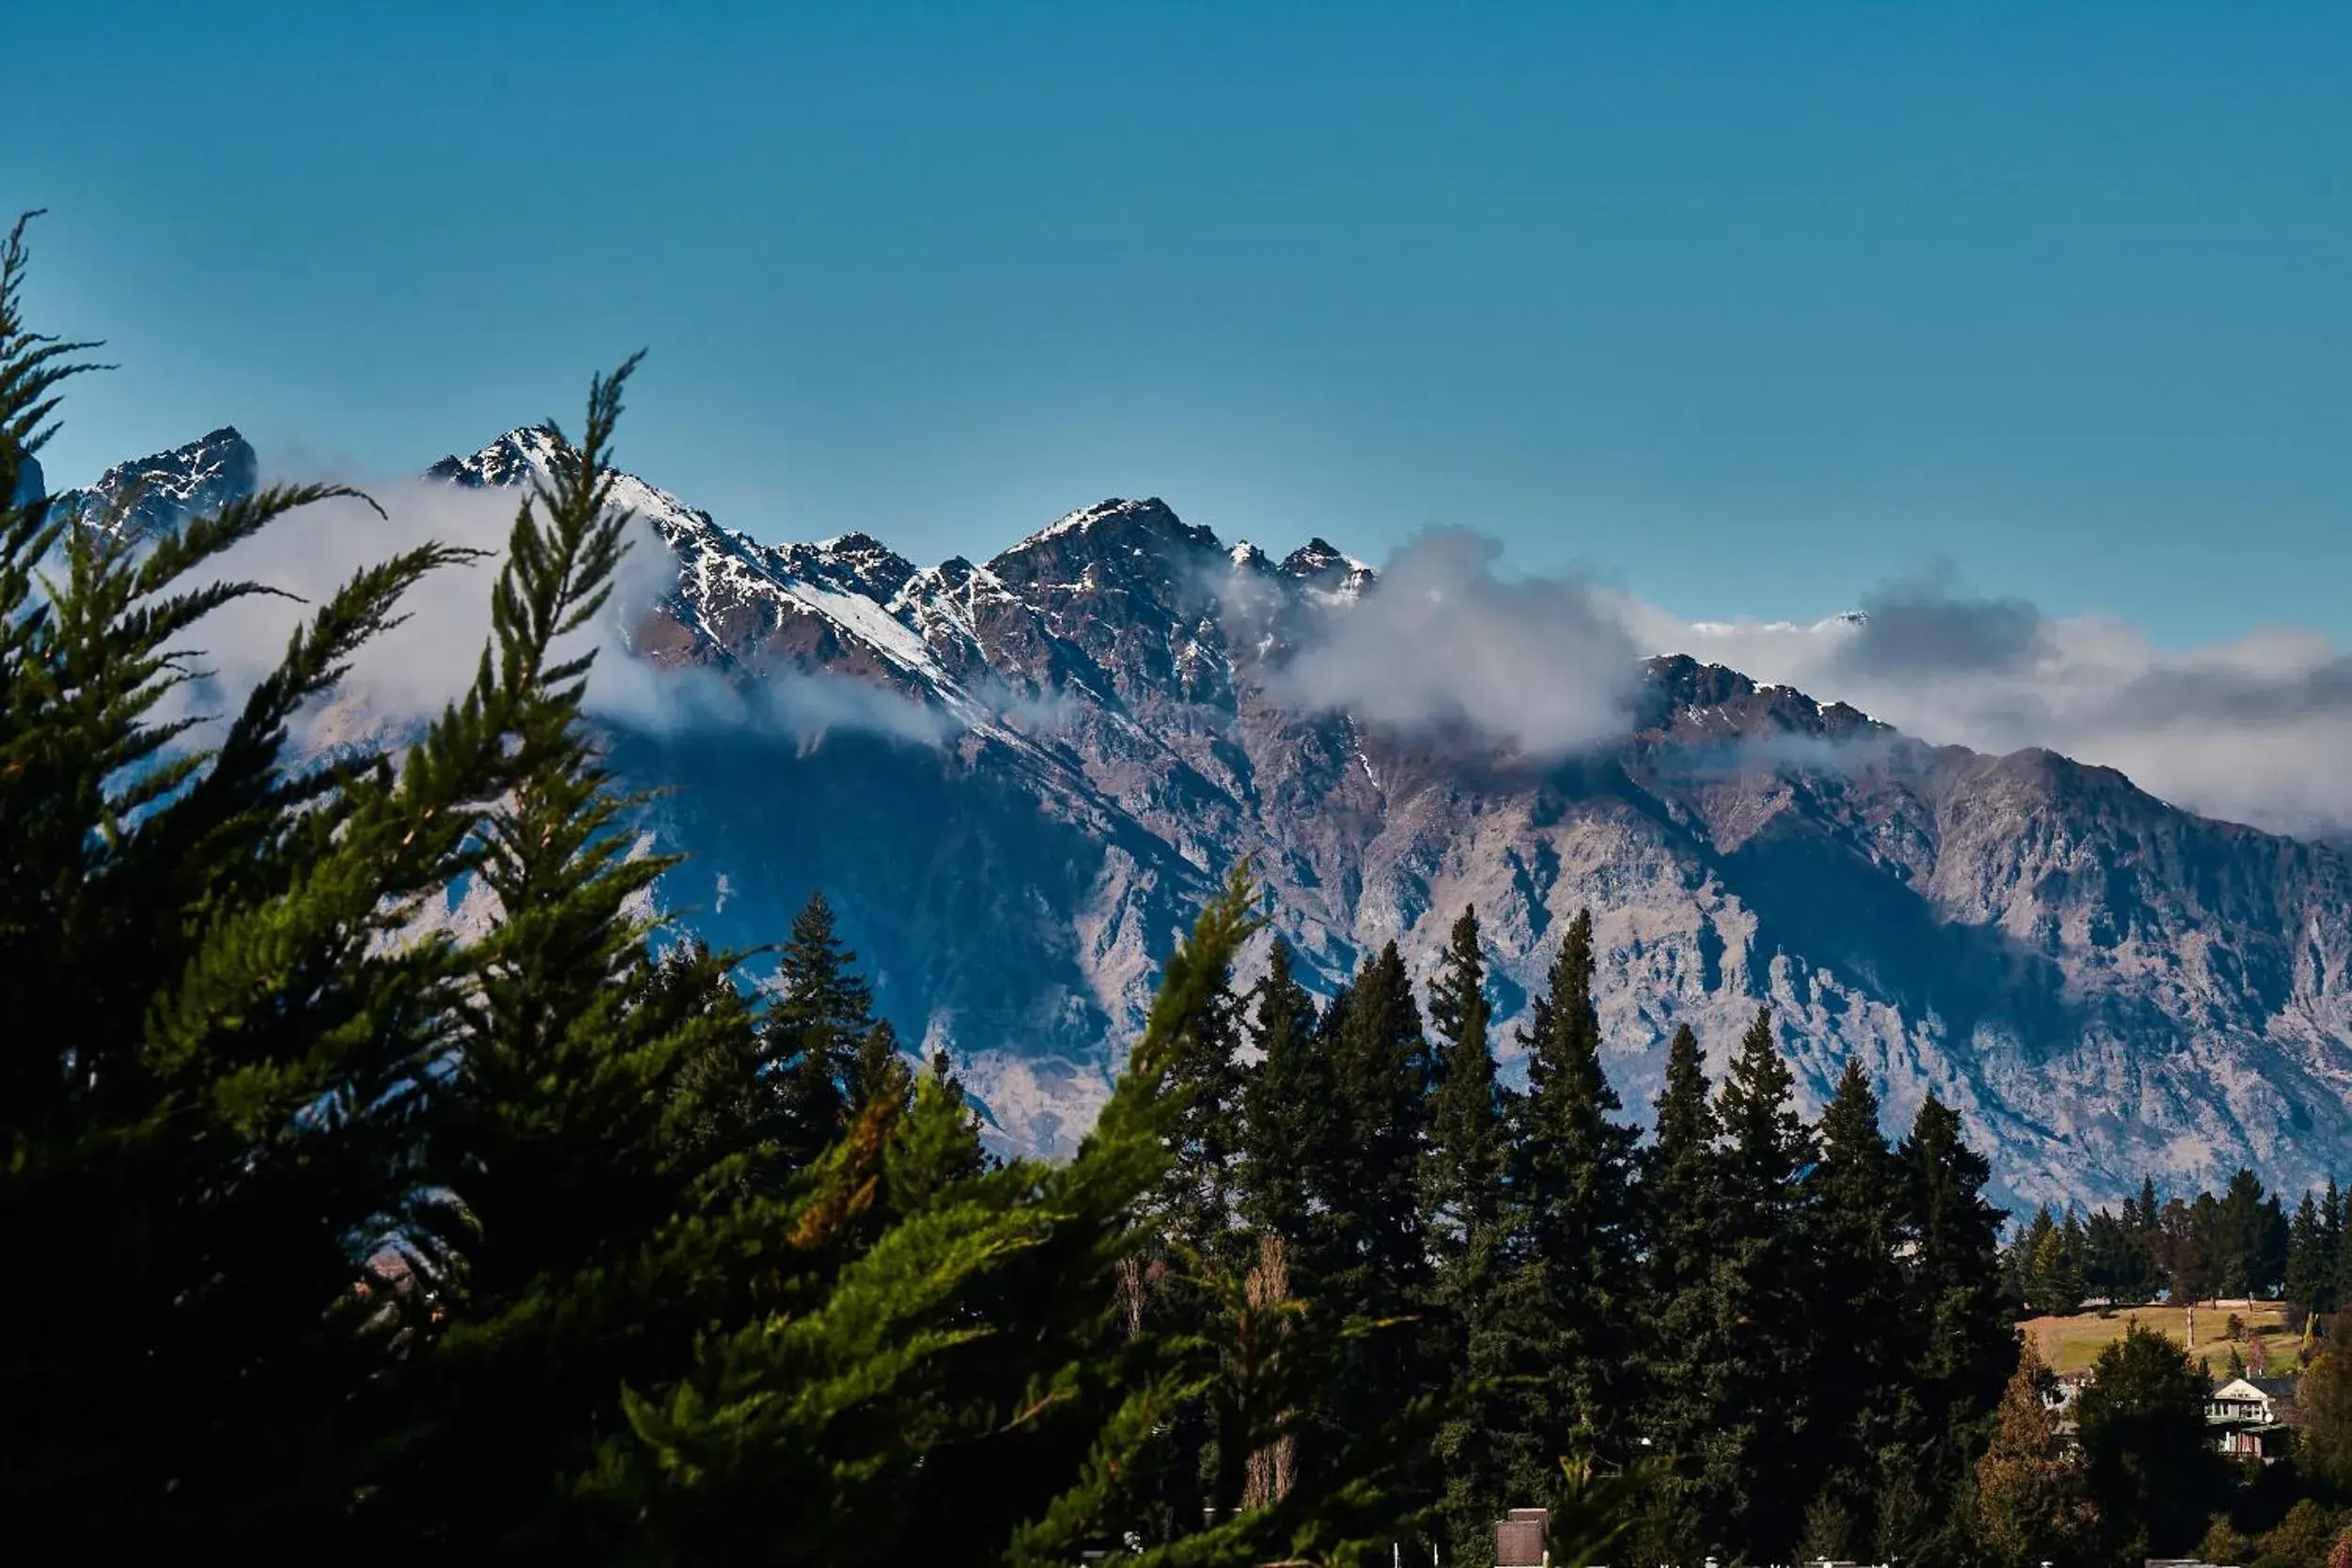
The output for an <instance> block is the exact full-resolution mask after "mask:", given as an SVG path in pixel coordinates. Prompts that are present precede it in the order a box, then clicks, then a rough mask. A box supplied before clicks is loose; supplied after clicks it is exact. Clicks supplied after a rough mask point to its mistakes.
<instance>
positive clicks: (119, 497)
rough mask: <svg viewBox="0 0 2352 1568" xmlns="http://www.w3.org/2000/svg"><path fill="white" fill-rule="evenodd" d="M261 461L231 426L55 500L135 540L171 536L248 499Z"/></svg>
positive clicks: (106, 475) (126, 466)
mask: <svg viewBox="0 0 2352 1568" xmlns="http://www.w3.org/2000/svg"><path fill="white" fill-rule="evenodd" d="M259 482H260V460H259V458H257V457H256V456H255V455H254V450H253V447H252V445H251V444H250V443H249V442H247V441H246V440H245V438H244V437H243V436H242V435H241V434H239V433H238V431H237V427H235V426H233V425H224V426H222V427H220V428H218V429H216V430H208V431H206V432H205V433H204V434H203V435H201V436H199V437H197V438H196V439H195V441H192V442H188V443H187V444H186V445H184V446H175V447H173V448H172V449H171V450H170V451H168V452H158V453H156V454H154V455H153V456H151V457H146V458H135V459H133V460H132V461H130V462H127V463H117V465H115V466H114V467H113V468H110V469H108V470H107V471H106V472H105V473H104V474H100V475H99V478H98V483H96V484H94V485H92V486H90V487H89V488H88V489H81V490H69V491H67V492H66V493H65V494H64V495H61V496H59V497H58V500H59V502H60V503H61V504H63V505H67V506H68V507H70V508H71V509H72V511H73V512H74V513H75V514H77V515H78V516H79V517H80V518H81V520H83V521H84V522H85V523H87V524H90V525H92V526H97V527H107V528H113V529H115V530H117V532H120V533H122V534H124V535H126V536H131V537H133V538H152V537H155V536H158V535H162V534H166V533H169V532H170V531H171V530H173V529H175V528H177V527H179V524H180V523H182V522H183V521H185V520H187V519H189V518H191V517H195V516H197V515H200V514H202V513H206V512H211V511H217V510H218V509H219V508H221V507H223V506H225V505H228V504H229V503H230V502H232V501H239V500H242V499H243V498H244V497H246V496H248V495H251V494H252V493H253V492H254V490H255V489H256V488H257V486H258V484H259Z"/></svg>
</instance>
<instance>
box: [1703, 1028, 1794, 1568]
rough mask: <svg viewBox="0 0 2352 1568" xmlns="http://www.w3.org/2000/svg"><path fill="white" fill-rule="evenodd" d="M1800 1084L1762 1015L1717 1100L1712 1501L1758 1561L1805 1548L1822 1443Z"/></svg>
mask: <svg viewBox="0 0 2352 1568" xmlns="http://www.w3.org/2000/svg"><path fill="white" fill-rule="evenodd" d="M1795 1089H1796V1085H1795V1081H1794V1079H1792V1078H1791V1077H1790V1075H1789V1071H1788V1065H1787V1063H1784V1062H1783V1061H1782V1060H1781V1053H1780V1048H1779V1047H1778V1045H1777V1044H1776V1043H1775V1040H1774V1038H1773V1030H1772V1014H1771V1010H1770V1009H1769V1008H1762V1009H1759V1010H1758V1011H1757V1013H1756V1018H1755V1022H1754V1023H1753V1024H1752V1025H1751V1026H1750V1028H1749V1030H1748V1032H1747V1033H1746V1035H1745V1036H1743V1037H1742V1039H1741V1041H1740V1046H1739V1054H1738V1055H1737V1057H1736V1058H1734V1059H1733V1062H1732V1065H1731V1069H1730V1071H1729V1072H1728V1073H1727V1074H1726V1075H1725V1076H1724V1079H1723V1086H1722V1089H1721V1092H1720V1093H1719V1094H1717V1096H1716V1117H1717V1119H1718V1121H1720V1122H1721V1126H1722V1132H1723V1140H1724V1142H1723V1148H1722V1152H1721V1160H1722V1176H1721V1209H1720V1210H1719V1212H1720V1214H1721V1238H1722V1248H1723V1250H1722V1256H1721V1263H1720V1264H1719V1265H1718V1266H1717V1270H1716V1284H1715V1289H1716V1298H1715V1313H1716V1321H1715V1325H1714V1332H1715V1339H1716V1345H1717V1348H1718V1350H1719V1353H1720V1355H1721V1363H1720V1366H1719V1368H1718V1374H1717V1383H1716V1386H1717V1388H1718V1389H1719V1390H1720V1393H1719V1398H1720V1403H1719V1405H1717V1407H1716V1409H1715V1411H1714V1416H1715V1421H1716V1423H1717V1427H1716V1432H1715V1434H1714V1436H1713V1438H1712V1440H1711V1441H1710V1442H1709V1445H1708V1458H1709V1464H1708V1474H1707V1477H1706V1480H1707V1483H1708V1485H1707V1494H1708V1501H1709V1504H1710V1509H1711V1514H1712V1518H1713V1522H1714V1523H1715V1524H1716V1526H1717V1529H1718V1530H1719V1532H1720V1536H1721V1543H1720V1544H1721V1545H1724V1546H1726V1547H1732V1546H1733V1544H1734V1543H1752V1545H1746V1546H1744V1547H1737V1548H1734V1549H1745V1550H1749V1551H1752V1552H1757V1553H1772V1552H1778V1551H1782V1550H1784V1549H1785V1548H1787V1547H1788V1546H1789V1545H1791V1544H1792V1543H1794V1541H1795V1540H1796V1538H1797V1533H1798V1529H1799V1525H1800V1523H1801V1522H1802V1518H1803V1513H1804V1508H1805V1503H1806V1499H1807V1498H1808V1497H1809V1496H1810V1493H1809V1491H1808V1489H1807V1486H1806V1482H1807V1479H1808V1477H1807V1474H1806V1457H1805V1456H1806V1455H1807V1454H1808V1453H1809V1452H1813V1451H1814V1450H1815V1447H1816V1445H1817V1443H1818V1434H1819V1424H1818V1423H1819V1422H1820V1421H1821V1411H1820V1407H1819V1401H1818V1399H1817V1397H1816V1392H1815V1374H1816V1370H1817V1357H1818V1353H1819V1340H1818V1337H1817V1332H1816V1325H1815V1320H1814V1315H1813V1303H1812V1301H1811V1299H1810V1287H1811V1285H1812V1283H1813V1270H1812V1257H1813V1244H1814V1236H1813V1234H1812V1216H1811V1214H1810V1212H1809V1205H1808V1203H1807V1194H1806V1192H1805V1190H1804V1187H1803V1177H1804V1174H1805V1172H1806V1171H1807V1170H1808V1169H1809V1168H1810V1167H1811V1165H1812V1164H1813V1161H1814V1157H1815V1142H1814V1138H1813V1134H1812V1132H1811V1130H1810V1129H1808V1128H1807V1127H1806V1126H1805V1124H1804V1122H1803V1121H1802V1119H1801V1118H1799V1115H1798V1113H1797V1108H1796V1101H1795Z"/></svg>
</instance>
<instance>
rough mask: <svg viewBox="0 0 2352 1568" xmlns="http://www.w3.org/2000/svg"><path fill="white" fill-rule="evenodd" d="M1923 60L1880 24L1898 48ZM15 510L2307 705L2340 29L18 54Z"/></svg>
mask: <svg viewBox="0 0 2352 1568" xmlns="http://www.w3.org/2000/svg"><path fill="white" fill-rule="evenodd" d="M1931 11H1932V12H1933V14H1932V15H1930V14H1926V13H1929V12H1931ZM6 31H7V35H8V42H7V54H8V79H9V85H10V91H11V102H12V103H13V104H14V106H15V112H14V114H13V116H12V119H13V129H12V131H11V132H10V134H9V138H8V141H9V145H8V151H7V155H6V156H5V157H4V158H0V205H5V206H7V207H9V208H21V207H27V206H46V207H48V208H49V209H51V210H52V216H51V217H49V218H47V219H45V220H43V222H42V223H41V224H40V225H39V227H38V229H37V236H38V250H37V252H36V267H37V272H36V275H35V283H34V289H33V297H34V303H35V306H36V308H37V310H38V312H39V318H40V319H41V321H42V322H43V323H44V324H46V325H48V326H51V327H53V328H55V329H57V330H62V331H67V332H71V333H75V334H90V335H101V336H104V337H106V338H107V339H108V340H109V353H108V357H109V358H112V359H115V360H117V361H119V362H121V363H122V365H124V367H125V368H124V369H123V370H121V371H120V372H118V373H116V374H114V375H111V376H108V377H104V378H100V379H95V380H86V381H85V382H83V383H82V384H81V385H80V386H79V388H78V389H77V391H76V393H75V395H74V397H73V400H72V403H71V406H70V426H69V428H68V430H67V433H66V434H65V436H64V437H63V438H62V439H61V440H60V441H59V442H57V443H56V444H55V446H54V447H53V448H52V450H51V451H50V453H49V454H48V462H49V466H50V468H51V470H52V472H53V474H54V476H55V478H57V479H58V480H61V481H70V480H76V479H84V478H87V477H89V476H90V475H91V474H94V473H95V472H96V470H97V469H98V468H100V467H101V466H102V465H103V464H104V463H106V462H108V461H111V460H113V459H115V458H119V457H122V456H127V455H131V454H134V453H140V452H145V451H148V450H152V449H154V448H156V447H159V446H163V445H167V444H173V443H176V442H180V441H184V440H187V439H189V438H190V437H192V436H194V435H195V434H197V433H199V432H201V431H202V430H204V429H207V428H209V427H211V426H213V425H215V424H219V423H224V422H226V423H235V424H237V425H239V426H241V427H242V428H244V429H245V431H246V432H247V433H248V434H249V435H251V436H252V437H253V438H254V439H255V441H256V442H257V444H259V445H261V446H262V447H263V449H264V454H265V457H269V456H276V457H279V458H285V457H287V456H289V455H293V456H298V457H307V458H313V459H319V458H327V459H335V460H337V461H341V462H344V463H347V464H350V465H355V466H356V467H358V468H360V469H362V470H365V471H371V472H390V471H400V470H406V469H410V468H413V467H415V466H417V465H420V464H422V463H423V462H425V461H428V460H429V459H430V458H434V457H436V456H438V455H440V454H441V453H442V452H444V451H445V450H449V449H452V448H459V447H463V448H471V447H472V446H474V445H476V444H478V443H479V442H482V441H483V440H485V439H487V438H488V437H489V436H491V435H492V434H494V433H496V432H497V431H498V430H500V429H502V428H504V427H507V426H510V425H513V424H517V423H520V422H522V421H524V420H527V419H532V418H537V417H539V416H541V415H543V414H547V413H551V412H552V413H555V414H557V415H558V416H562V417H576V408H577V405H578V403H579V399H580V394H581V392H582V391H583V389H584V383H585V381H586V379H587V376H588V373H589V372H590V371H591V370H592V369H594V368H596V367H598V366H600V365H606V364H609V363H611V362H613V361H614V360H615V359H617V358H618V357H619V356H620V355H621V354H622V353H624V352H626V351H628V350H630V349H635V348H637V347H640V346H644V347H646V348H648V349H651V350H652V352H651V356H650V358H649V360H648V363H647V365H646V370H645V372H644V374H643V376H642V378H641V380H640V382H639V383H638V386H637V389H636V395H635V397H634V401H633V405H632V412H631V420H630V422H629V424H628V426H627V427H626V428H625V430H624V432H623V448H622V456H623V458H624V460H625V461H626V462H627V463H628V464H629V466H631V467H633V468H635V469H638V470H639V471H641V472H643V473H645V474H646V475H647V476H648V477H650V478H653V479H654V480H656V481H657V482H659V483H662V484H664V485H666V486H668V487H669V488H670V489H675V490H678V491H679V492H680V493H681V494H683V495H685V496H686V497H687V498H688V499H689V500H692V501H693V502H695V503H697V504H698V505H705V506H708V507H709V508H710V509H712V510H713V511H714V512H716V513H717V514H718V515H719V516H720V517H721V519H722V520H724V521H726V522H729V523H731V524H733V525H736V526H740V527H743V528H745V529H747V530H749V531H750V532H752V533H754V534H755V535H759V536H766V537H786V536H798V537H808V536H820V535H827V534H832V533H837V532H840V531H843V530H845V529H849V528H865V529H869V530H871V531H873V532H875V533H878V534H881V535H883V536H886V537H888V538H890V539H892V540H893V541H895V542H896V543H897V544H898V545H899V547H900V548H901V549H903V550H905V551H908V552H909V553H911V554H913V555H915V556H917V557H920V558H926V559H936V558H938V557H941V556H943V555H946V554H948V553H951V552H957V551H961V552H965V553H971V554H975V555H977V554H984V553H987V552H989V551H993V550H994V549H996V548H998V547H1000V546H1001V545H1003V544H1005V543H1006V542H1009V541H1010V540H1011V539H1012V538H1014V537H1016V536H1019V535H1020V534H1021V533H1024V532H1026V531H1028V530H1029V529H1030V528H1032V527H1035V526H1036V525H1037V524H1038V523H1040V522H1042V521H1044V520H1047V519H1049V518H1051V516H1053V515H1054V514H1056V513H1058V512H1061V511H1063V510H1066V509H1067V508H1068V507H1071V506H1074V505H1081V504H1083V503H1085V502H1087V501H1091V500H1094V499H1097V498H1098V497H1100V496H1103V495H1108V494H1139V493H1156V494H1160V495H1163V496H1165V497H1167V498H1168V499H1169V501H1170V502H1171V503H1172V504H1174V505H1176V507H1177V509H1178V510H1179V511H1180V512H1183V513H1184V514H1185V515H1186V516H1188V517H1189V518H1192V519H1193V520H1198V521H1203V522H1207V523H1208V524H1210V525H1212V526H1214V527H1216V528H1217V529H1218V530H1219V531H1220V532H1221V533H1222V534H1223V535H1224V536H1226V537H1227V538H1232V537H1234V536H1250V537H1254V538H1258V539H1261V540H1263V541H1265V542H1267V543H1269V544H1274V545H1284V544H1287V543H1290V542H1293V541H1295V540H1298V539H1301V538H1303V537H1304V536H1306V535H1308V534H1310V533H1323V534H1327V535H1329V536H1331V537H1332V539H1334V540H1335V541H1338V542H1340V543H1342V544H1343V545H1344V546H1346V547H1347V548H1349V549H1351V550H1353V551H1355V552H1356V553H1358V554H1363V555H1367V556H1373V557H1376V558H1377V557H1378V555H1379V554H1380V553H1381V552H1383V551H1385V550H1386V549H1387V548H1388V547H1389V546H1391V545H1392V544H1394V543H1395V542H1396V541H1397V540H1399V539H1401V538H1403V537H1404V536H1406V535H1408V534H1409V533H1410V532H1411V531H1412V530H1413V529H1414V528H1416V527H1417V526H1419V525H1421V524H1424V523H1427V522H1433V521H1439V522H1453V523H1467V524H1471V525H1474V526H1477V527H1481V528H1485V529H1487V530H1489V531H1491V532H1493V533H1495V534H1497V535H1499V536H1502V537H1503V539H1504V540H1505V541H1506V542H1507V544H1508V546H1509V551H1510V555H1509V559H1511V560H1513V561H1516V562H1518V563H1519V564H1520V565H1522V566H1524V567H1548V566H1554V565H1559V564H1564V563H1569V562H1577V563H1582V564H1584V565H1587V566H1590V567H1594V568H1596V569H1597V570H1598V571H1600V572H1601V573H1602V574H1603V575H1604V576H1606V577H1609V578H1611V579H1613V580H1615V581H1617V582H1622V583H1624V584H1625V585H1627V586H1628V587H1631V588H1633V589H1634V590H1636V591H1638V592H1640V593H1643V594H1644V595H1645V596H1647V597H1649V598H1654V599H1657V600H1659V601H1660V602H1663V603H1665V604H1667V605H1669V606H1671V607H1672V608H1674V609H1676V610H1679V611H1681V612H1684V613H1691V614H1731V613H1762V614H1772V615H1791V616H1807V615H1813V614H1817V613H1826V612H1829V611H1832V610H1836V609H1840V608H1843V607H1845V606H1846V605H1849V604H1851V603H1853V602H1855V601H1856V600H1857V599H1858V598H1860V597H1861V594H1862V593H1863V592H1864V590H1865V589H1866V588H1867V587H1868V586H1869V585H1870V584H1871V583H1872V582H1876V581H1877V580H1879V579H1881V578H1883V577H1885V576H1887V575H1889V574H1891V573H1899V572H1905V571H1909V570H1914V569H1917V568H1919V567H1923V566H1924V565H1926V564H1929V563H1931V562H1934V561H1936V560H1939V559H1942V560H1946V561H1949V562H1951V563H1953V564H1955V565H1956V566H1957V567H1959V569H1960V570H1961V572H1962V573H1963V574H1965V576H1966V577H1967V578H1968V579H1970V581H1972V582H1974V583H1975V584H1976V585H1977V586H1978V587H1980V588H1983V589H1986V590H1987V591H1995V592H2008V593H2019V594H2023V595H2026V596H2029V597H2031V598H2034V599H2036V600H2037V601H2038V602H2040V603H2041V604H2042V605H2043V606H2044V608H2046V609H2048V610H2050V611H2052V612H2054V613H2068V612H2073V611H2079V610H2083V609H2101V610H2106V611H2109V612H2111V613H2118V614H2122V615H2125V616H2127V617H2129V618H2131V619H2133V620H2136V621H2138V622H2140V623H2142V624H2143V625H2145V626H2146V627H2148V628H2149V629H2151V630H2152V631H2154V632H2155V633H2156V634H2157V635H2158V636H2159V637H2161V638H2163V639H2164V640H2165V641H2166V642H2168V643H2173V644H2180V643H2186V642H2190V641H2196V640H2202V639H2205V638H2210V637H2216V636H2221V635H2227V634H2229V633H2231V632H2234V631H2235V630H2238V629H2243V628H2245V627H2247V626H2250V625H2252V624H2254V623H2257V622H2263V621H2270V622H2289V623H2297V624H2301V625H2306V626H2312V627H2316V628H2320V629H2325V630H2327V631H2329V632H2330V633H2331V634H2332V635H2334V636H2336V637H2337V638H2338V639H2340V640H2344V641H2352V591H2348V585H2352V4H2346V3H2345V0H2332V3H2329V4H2323V5H2311V6H2306V7H2301V8H2286V7H2272V6H2264V5H2259V4H2229V5H2222V4H2210V5H2204V6H2199V7H2195V8H2188V7H2171V6H2161V5H2149V4H2137V5H2128V6H2116V7H2112V8H2087V7H2055V8H2053V7H2048V6H1991V5H1975V6H1951V7H1935V8H1929V7H1923V6H1909V5H1894V4H1888V5H1869V6H1861V5H1836V6H1831V5H1813V6H1805V5H1775V6H1751V5H1723V6H1682V5H1672V4H1656V5H1650V4H1645V5H1639V6H1635V5H1616V6H1610V7H1605V8H1603V7H1575V6H1567V5H1544V6H1533V7H1526V8H1506V7H1466V6H1447V7H1428V8H1418V7H1399V6H1380V5H1373V4H1366V3H1363V0H1357V3H1353V4H1345V5H1333V6H1329V7H1300V6H1279V5H1271V4H1252V5H1234V6H1221V7H1210V6H1196V5H1193V6H1157V7H1152V8H1144V7H1109V6H1095V7H1077V6H1068V7H1063V6H1036V5H1024V4H1017V3H1013V0H991V3H989V4H985V5H972V6H942V5H930V6H909V5H900V4H891V3H887V0H882V3H869V4H863V5H858V6H854V7H852V6H849V5H843V6H838V7H823V8H818V7H780V6H748V5H747V6H718V5H690V4H684V3H672V4H639V5H630V6H618V5H615V6H610V7H603V8H600V7H598V6H595V5H592V4H586V3H583V0H573V3H571V4H568V5H563V6H543V5H539V4H537V3H520V0H509V3H505V4H500V5H496V6H484V7H473V6H467V7H458V6H437V5H426V4H416V3H409V4H402V5H397V6H394V5H362V4H350V5H319V4H316V3H315V0H313V3H307V4H304V5H301V6H285V5H276V4H265V3H247V4H241V5H238V6H235V7H212V6H191V5H187V4H184V3H182V4H171V5H130V4H119V3H113V0H83V3H79V4H66V3H59V4H28V5H23V6H18V7H16V8H13V9H12V10H11V12H10V15H9V20H8V23H7V29H6Z"/></svg>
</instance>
